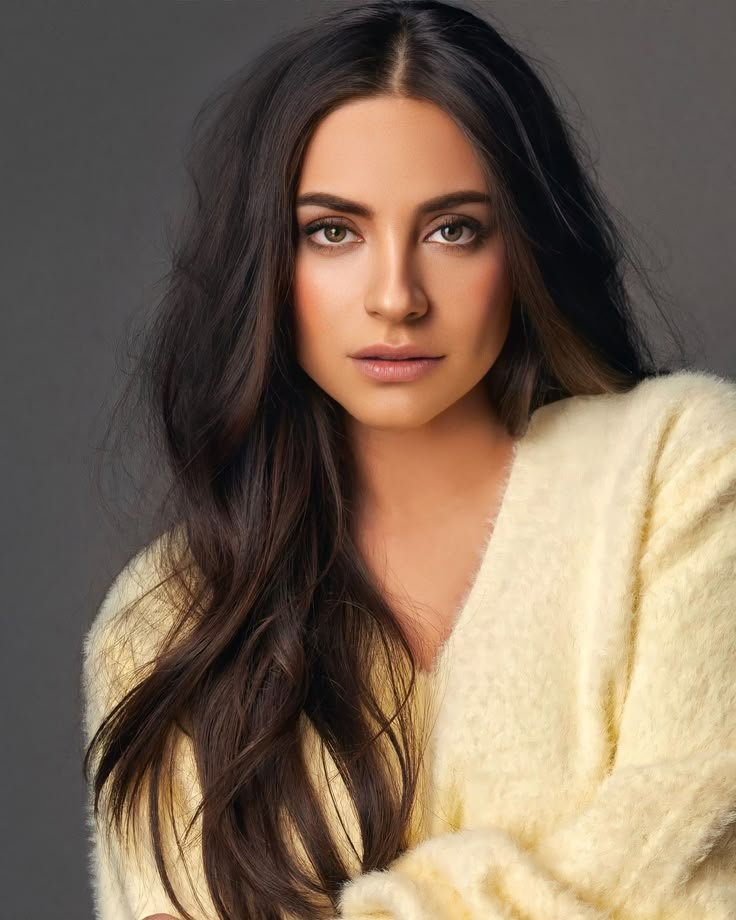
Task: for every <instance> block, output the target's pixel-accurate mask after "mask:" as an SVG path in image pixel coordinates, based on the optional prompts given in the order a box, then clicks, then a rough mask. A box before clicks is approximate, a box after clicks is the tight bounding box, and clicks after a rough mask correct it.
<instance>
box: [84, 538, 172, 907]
mask: <svg viewBox="0 0 736 920" xmlns="http://www.w3.org/2000/svg"><path fill="white" fill-rule="evenodd" d="M150 551H151V547H147V548H146V549H144V550H143V551H141V552H140V553H139V554H137V555H136V556H135V557H134V558H133V559H132V560H130V562H129V563H128V564H127V565H126V566H125V567H124V568H123V570H122V571H121V572H120V573H119V574H118V576H117V577H116V578H115V580H114V581H113V583H112V585H111V586H110V587H109V588H108V591H107V593H106V594H105V597H104V599H103V601H102V604H101V606H100V608H99V610H98V612H97V615H96V617H95V619H94V622H93V623H92V626H91V628H90V629H89V631H88V633H87V635H86V636H85V639H84V648H83V664H82V696H83V704H84V713H83V736H84V742H85V745H88V744H89V743H90V741H91V740H92V737H93V735H94V733H95V731H96V730H97V728H98V726H99V725H100V723H101V722H102V720H103V718H104V716H105V715H106V714H107V713H108V712H109V711H110V709H111V708H112V707H113V706H114V705H115V703H116V702H117V701H118V700H119V699H120V698H121V697H122V695H123V693H124V692H125V690H127V689H128V688H129V687H130V686H131V685H132V683H133V681H134V678H135V676H136V674H137V668H138V666H140V664H141V663H145V661H146V659H147V658H149V657H150V654H149V653H148V650H147V649H146V648H145V647H144V646H143V645H142V644H141V643H140V642H139V641H137V640H135V641H134V638H133V636H132V634H126V633H125V629H122V628H119V627H120V626H122V625H123V624H122V621H120V618H119V614H120V613H122V611H123V610H124V608H126V607H127V606H128V605H129V604H130V603H131V602H132V601H133V600H134V599H136V598H138V597H139V596H140V595H141V594H142V593H143V591H144V589H145V588H147V587H148V586H149V584H151V583H152V582H151V577H152V576H154V575H155V574H156V573H155V570H154V569H153V568H152V567H151V565H150V562H151V556H150V555H149V554H150ZM144 606H145V605H144ZM149 635H150V633H149ZM121 640H122V641H121ZM94 766H95V763H94V762H93V764H92V769H93V772H94ZM86 823H87V834H88V843H89V851H88V867H89V876H90V880H91V886H92V895H93V902H94V917H95V920H143V918H145V917H148V916H150V915H154V914H155V913H156V910H159V911H161V910H165V911H170V912H171V913H172V914H173V912H174V911H173V906H172V905H171V902H170V901H169V899H168V898H167V897H166V895H165V893H164V892H163V891H162V890H160V884H159V882H158V881H157V880H156V879H155V878H154V877H152V876H151V877H150V878H149V877H147V876H146V875H145V874H144V873H143V872H142V869H141V866H140V864H139V863H138V862H137V861H134V860H133V858H132V856H130V855H129V854H127V853H126V852H124V851H123V850H122V848H121V846H120V842H119V840H117V839H116V838H110V836H109V835H108V834H107V832H106V828H105V827H104V826H103V823H102V820H101V819H100V820H95V816H94V815H93V813H92V789H91V786H90V787H89V788H88V789H87V801H86ZM154 905H155V906H154Z"/></svg>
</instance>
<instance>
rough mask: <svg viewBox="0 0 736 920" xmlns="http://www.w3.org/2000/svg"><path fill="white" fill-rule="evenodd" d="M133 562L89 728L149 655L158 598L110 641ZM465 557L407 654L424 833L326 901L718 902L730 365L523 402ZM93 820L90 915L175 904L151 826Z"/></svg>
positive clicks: (731, 808)
mask: <svg viewBox="0 0 736 920" xmlns="http://www.w3.org/2000/svg"><path fill="white" fill-rule="evenodd" d="M490 523H493V522H492V521H489V524H490ZM150 559H151V555H150V547H149V548H148V549H147V550H144V551H142V552H141V553H139V554H138V555H137V556H136V557H134V559H133V560H131V562H130V563H129V564H128V565H127V566H126V567H125V569H123V571H122V572H121V573H120V575H119V576H118V577H117V578H116V579H115V581H114V582H113V584H112V585H111V587H110V589H109V590H108V592H107V595H106V596H105V599H104V601H103V603H102V606H101V608H100V611H99V613H98V615H97V617H96V619H95V621H94V623H93V625H92V627H91V629H90V630H89V632H88V634H87V636H86V639H85V658H84V670H83V688H84V693H85V701H86V707H85V733H86V739H87V740H89V738H90V737H91V733H92V731H93V729H94V727H95V726H96V725H97V723H98V722H99V719H100V718H101V716H102V714H103V713H104V712H105V711H106V709H107V708H108V707H109V706H110V705H111V704H112V702H113V701H114V699H115V697H116V694H119V693H120V692H121V691H122V689H123V688H124V687H125V686H130V685H131V682H132V680H133V675H134V674H141V673H142V671H138V670H135V668H137V667H139V666H140V665H141V663H142V662H144V661H145V660H146V659H150V658H151V657H152V652H153V649H154V648H155V641H156V637H157V636H158V635H159V634H160V630H159V631H157V624H158V622H159V619H158V614H157V613H156V612H155V610H154V611H153V615H152V616H150V617H149V618H147V621H146V628H145V629H144V630H142V631H141V633H140V636H139V637H138V638H135V639H134V640H131V641H130V642H129V647H130V649H131V650H132V651H131V654H129V655H125V654H123V655H121V654H119V653H117V654H115V655H113V656H110V654H109V648H110V647H111V645H110V636H111V635H112V633H113V632H114V625H115V623H116V620H117V616H116V615H117V614H118V613H119V612H120V610H121V609H122V608H123V607H124V606H125V603H126V601H127V599H129V598H132V597H133V596H135V595H136V593H137V592H139V591H140V588H141V585H142V584H143V583H144V582H145V580H146V577H147V574H146V573H147V571H148V570H149V569H150V566H151V561H150ZM479 560H480V563H479V566H478V568H477V570H476V573H475V576H474V578H473V581H472V582H471V583H470V584H468V586H467V591H466V594H465V597H464V599H463V602H462V604H461V605H460V608H459V612H458V614H457V617H456V620H455V627H454V629H453V631H452V633H451V635H450V637H449V639H448V640H447V641H446V642H445V644H444V646H443V647H442V649H441V650H440V653H439V655H438V657H437V659H436V662H435V666H434V668H433V669H432V671H430V672H428V673H422V674H421V675H420V686H421V685H424V686H425V687H426V688H427V689H428V690H430V689H431V690H432V698H433V699H436V703H434V704H433V705H434V706H435V709H434V716H433V721H432V723H431V724H432V727H431V734H430V742H429V747H428V751H427V757H426V758H425V760H426V769H427V782H426V784H425V785H424V786H423V787H422V814H423V818H422V821H421V825H420V830H419V831H418V832H417V835H416V839H415V840H414V842H413V844H412V845H411V847H410V848H409V849H408V850H406V851H405V852H404V853H402V855H401V856H399V857H398V858H397V859H396V860H394V862H393V863H392V864H391V865H389V866H388V867H387V868H386V869H384V870H374V871H371V872H367V873H363V874H361V872H360V870H359V867H358V866H357V864H356V865H355V866H354V875H353V876H352V877H351V879H350V880H349V881H348V882H347V883H346V884H345V886H344V887H343V889H342V892H341V903H340V913H339V916H341V917H344V918H348V920H390V918H393V920H450V918H452V920H460V918H464V920H522V918H523V920H734V918H736V383H734V382H733V381H731V380H728V379H724V378H721V377H718V376H716V375H714V374H710V373H707V372H702V371H680V372H678V373H675V374H672V375H669V376H662V377H658V378H655V379H651V380H646V381H643V382H642V383H640V384H639V385H637V386H636V387H635V388H634V389H633V390H632V391H630V392H629V393H626V394H617V395H605V396H575V397H570V398H566V399H563V400H561V401H559V402H556V403H552V404H549V405H547V406H543V407H541V408H540V409H537V410H536V411H535V412H534V414H533V416H532V419H531V422H530V426H529V429H528V431H527V432H526V434H525V435H524V436H523V437H522V438H520V439H519V440H518V441H517V443H516V448H515V454H514V457H513V463H512V466H511V469H510V474H509V477H508V479H507V482H506V486H505V493H504V496H503V501H502V504H501V507H500V511H499V512H498V515H497V517H496V520H495V525H494V526H493V531H492V536H491V538H490V540H489V542H488V543H487V544H486V545H485V546H484V547H482V548H481V553H480V556H479ZM163 619H165V618H164V617H163V615H161V620H162V621H163ZM128 638H129V639H130V634H129V635H128ZM134 663H135V665H134ZM178 763H179V766H178V773H177V782H178V783H179V786H178V788H179V789H180V790H181V797H180V799H179V800H178V801H179V806H180V808H181V815H182V817H184V816H186V814H188V813H189V811H190V810H191V808H192V806H193V805H195V804H196V802H197V801H198V799H197V783H196V771H195V770H194V768H193V765H192V761H191V758H189V757H188V755H187V751H186V749H182V753H181V757H180V758H179V761H178ZM337 791H338V795H337V797H336V802H337V806H336V807H341V806H340V803H341V802H342V803H343V804H344V803H345V802H346V799H345V797H344V795H343V796H342V798H341V796H340V794H339V793H340V790H337ZM326 798H329V796H327V797H326ZM344 812H345V813H344V814H343V815H342V818H343V820H344V821H345V823H346V826H347V828H348V830H350V829H351V828H354V825H353V824H352V823H351V822H352V820H353V816H352V815H351V814H350V813H349V812H350V809H349V808H348V807H347V805H345V809H344ZM88 826H89V828H90V872H91V877H92V882H93V893H94V900H95V906H96V916H97V918H98V920H141V918H143V917H145V916H147V915H148V914H152V913H156V912H158V911H163V912H167V911H168V912H170V913H172V914H176V911H175V910H174V909H173V908H172V906H171V904H170V902H169V899H168V898H167V897H166V895H165V893H164V891H163V889H162V887H161V885H160V882H158V879H157V876H156V873H155V869H154V868H153V866H152V863H151V861H150V858H149V857H150V854H149V853H147V852H146V851H145V847H144V848H143V850H142V852H141V853H137V854H136V855H135V856H133V855H132V854H130V853H128V852H124V851H123V849H122V848H121V847H120V846H119V845H118V844H117V843H116V842H115V841H110V840H108V839H107V837H106V836H105V835H104V834H103V833H102V832H101V830H100V828H99V827H98V826H96V825H95V823H94V822H93V821H92V818H91V815H89V816H88ZM186 868H187V869H188V871H189V872H190V873H191V875H192V880H191V888H190V889H189V890H191V891H192V896H191V899H190V900H189V901H187V900H186V898H185V903H186V904H187V906H188V907H190V909H191V910H192V912H193V913H194V915H195V916H196V917H197V918H199V920H214V917H215V913H214V911H213V910H212V906H211V902H210V901H209V898H208V896H207V892H206V886H205V885H204V881H203V876H202V873H201V866H200V865H199V850H198V849H197V847H196V846H195V847H194V848H193V849H192V851H191V853H190V859H189V862H188V864H187V866H186ZM175 877H176V878H178V879H179V881H180V883H181V885H182V886H184V889H186V884H187V882H186V874H185V873H184V871H183V869H182V872H181V873H180V874H179V875H178V876H175ZM177 890H178V891H180V890H182V889H179V888H178V887H177ZM197 899H199V900H197Z"/></svg>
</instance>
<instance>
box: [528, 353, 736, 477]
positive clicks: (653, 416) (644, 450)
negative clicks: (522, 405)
mask: <svg viewBox="0 0 736 920" xmlns="http://www.w3.org/2000/svg"><path fill="white" fill-rule="evenodd" d="M540 415H541V416H542V418H541V419H540V423H538V425H539V427H540V428H546V430H548V431H551V430H554V431H555V432H557V433H558V434H559V437H560V439H561V440H562V441H564V442H566V443H567V444H572V445H573V446H574V447H575V448H576V449H582V450H585V453H586V455H587V454H590V455H592V456H595V457H597V458H600V459H601V460H605V459H606V458H609V457H610V458H611V459H612V460H621V459H625V460H626V462H627V463H630V464H632V463H633V464H634V465H636V466H640V465H642V466H645V465H648V464H649V461H656V463H657V466H658V467H659V469H660V471H661V472H662V473H667V472H668V471H670V468H671V465H672V464H673V463H676V462H679V461H680V460H681V459H682V458H683V457H684V456H688V457H690V463H691V464H692V463H694V462H696V461H697V459H698V458H699V457H700V456H702V455H704V452H706V453H707V452H710V453H714V452H715V453H718V452H719V451H722V450H727V449H728V448H729V446H730V447H733V445H734V442H735V441H736V382H734V381H733V380H730V379H729V378H726V377H720V376H718V375H717V374H714V373H711V372H709V371H700V370H680V371H675V372H673V373H670V374H662V375H659V376H656V377H649V378H646V379H645V380H642V381H640V382H639V383H637V384H636V385H635V386H634V387H632V388H631V389H630V390H628V391H626V392H625V393H605V394H594V395H578V396H573V397H570V398H567V399H563V400H560V401H559V402H557V403H551V404H549V405H548V406H545V407H543V409H542V412H541V413H540Z"/></svg>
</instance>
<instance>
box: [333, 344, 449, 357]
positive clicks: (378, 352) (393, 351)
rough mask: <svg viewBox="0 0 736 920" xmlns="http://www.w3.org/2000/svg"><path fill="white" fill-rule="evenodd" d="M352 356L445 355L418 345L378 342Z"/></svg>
mask: <svg viewBox="0 0 736 920" xmlns="http://www.w3.org/2000/svg"><path fill="white" fill-rule="evenodd" d="M350 357H351V358H383V359H384V360H393V361H401V360H403V359H406V358H442V357H444V355H432V354H429V353H428V352H427V350H426V349H422V348H421V347H420V346H418V345H411V344H408V345H387V344H385V343H383V342H377V343H376V344H375V345H368V346H366V348H361V349H360V351H356V352H355V353H354V354H352V355H351V356H350Z"/></svg>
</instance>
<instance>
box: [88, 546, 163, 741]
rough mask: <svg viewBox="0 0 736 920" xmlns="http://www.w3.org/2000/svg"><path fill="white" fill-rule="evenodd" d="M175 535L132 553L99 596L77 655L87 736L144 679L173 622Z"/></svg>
mask: <svg viewBox="0 0 736 920" xmlns="http://www.w3.org/2000/svg"><path fill="white" fill-rule="evenodd" d="M180 545H181V544H180V534H179V533H178V532H177V531H168V532H166V533H165V534H162V535H160V536H158V537H156V538H155V539H154V540H152V541H151V542H150V543H148V544H147V545H146V546H144V547H143V548H142V549H140V550H138V552H136V553H135V554H134V555H133V556H132V557H131V558H130V559H129V560H128V561H127V562H126V563H125V565H124V566H123V567H122V569H121V570H120V571H119V572H118V574H117V575H116V576H115V578H114V579H113V581H112V582H111V584H110V585H109V586H108V588H107V589H106V591H105V594H104V596H103V599H102V602H101V604H100V605H99V607H98V609H97V612H96V614H95V616H94V618H93V621H92V624H91V625H90V627H89V629H88V630H87V632H86V634H85V636H84V640H83V649H82V689H83V695H84V699H85V721H86V726H87V730H88V731H89V730H90V729H91V728H92V724H93V723H96V722H98V721H99V719H100V717H101V716H102V714H103V713H104V712H107V711H108V710H109V709H110V708H111V707H112V706H113V705H114V704H115V702H116V701H117V700H118V699H120V698H121V697H122V696H123V695H124V694H125V692H126V691H128V690H129V689H130V688H131V687H132V686H133V685H134V684H135V683H136V682H137V681H138V680H139V679H140V678H141V677H142V676H143V675H144V673H145V670H146V669H147V667H148V666H150V665H151V664H152V663H153V662H154V660H155V657H156V654H157V651H158V648H159V646H160V645H161V642H162V641H163V640H164V639H165V638H166V636H167V634H168V632H169V630H170V629H171V627H172V625H173V624H174V622H175V620H176V613H177V604H176V603H175V601H174V597H173V594H172V591H173V588H172V586H171V585H170V583H169V582H170V579H169V574H170V569H169V563H170V561H171V558H172V556H171V551H172V550H174V551H176V548H177V547H179V546H180Z"/></svg>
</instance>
